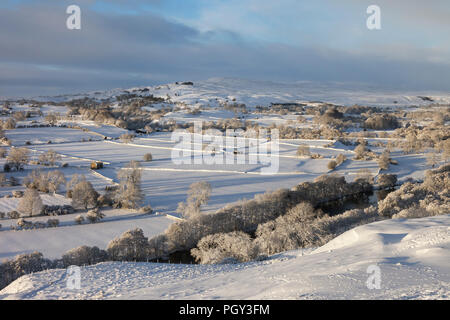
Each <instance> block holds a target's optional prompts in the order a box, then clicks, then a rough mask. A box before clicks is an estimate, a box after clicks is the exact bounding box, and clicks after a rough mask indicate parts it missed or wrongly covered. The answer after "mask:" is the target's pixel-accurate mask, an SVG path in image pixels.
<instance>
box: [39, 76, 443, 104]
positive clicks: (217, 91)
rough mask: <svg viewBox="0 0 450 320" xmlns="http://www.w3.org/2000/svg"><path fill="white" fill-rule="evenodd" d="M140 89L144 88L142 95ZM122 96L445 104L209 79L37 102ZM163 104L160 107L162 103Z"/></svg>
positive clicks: (336, 88)
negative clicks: (135, 94)
mask: <svg viewBox="0 0 450 320" xmlns="http://www.w3.org/2000/svg"><path fill="white" fill-rule="evenodd" d="M142 89H148V91H146V92H143V91H141V90H142ZM124 93H137V94H140V95H151V94H152V95H154V96H155V97H161V98H167V97H168V96H169V97H170V101H171V102H173V103H179V104H182V105H189V106H193V107H198V106H212V107H214V106H217V105H218V104H219V103H224V102H230V103H232V102H234V101H236V102H238V103H245V104H246V105H247V106H248V107H254V106H257V105H265V106H267V105H270V104H271V103H285V102H288V103H292V102H298V103H301V102H311V101H321V102H330V103H336V104H343V105H353V104H362V105H371V106H394V105H396V106H405V105H428V104H430V102H429V101H424V100H423V99H421V98H419V96H427V97H430V98H432V99H433V100H434V101H435V102H437V103H449V102H450V95H449V93H448V92H406V91H405V92H401V91H392V90H386V89H380V88H374V87H371V86H364V85H361V84H356V83H352V84H350V83H326V84H323V83H316V82H308V81H301V82H294V83H281V82H272V81H258V80H245V79H235V78H211V79H208V80H205V81H196V82H194V85H193V86H191V85H183V84H175V83H171V84H165V85H159V86H153V87H152V86H150V87H141V88H130V89H127V90H124V89H114V90H108V91H103V92H93V93H89V94H79V95H63V96H59V97H38V98H36V99H37V100H41V101H56V102H57V101H66V100H72V99H80V98H84V97H91V98H95V99H98V100H100V99H108V98H110V97H112V96H117V95H121V94H124ZM163 105H164V104H163Z"/></svg>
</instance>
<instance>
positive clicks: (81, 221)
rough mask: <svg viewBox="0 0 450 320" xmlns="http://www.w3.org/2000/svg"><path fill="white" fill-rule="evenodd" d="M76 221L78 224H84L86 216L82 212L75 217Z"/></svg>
mask: <svg viewBox="0 0 450 320" xmlns="http://www.w3.org/2000/svg"><path fill="white" fill-rule="evenodd" d="M75 222H76V223H77V224H82V223H83V222H84V217H83V216H82V215H81V214H80V215H78V216H76V217H75Z"/></svg>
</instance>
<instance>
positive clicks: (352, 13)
mask: <svg viewBox="0 0 450 320" xmlns="http://www.w3.org/2000/svg"><path fill="white" fill-rule="evenodd" d="M70 4H77V5H79V6H80V7H81V11H82V30H77V31H75V30H72V31H69V30H67V29H66V28H65V20H66V18H67V14H66V13H65V8H66V7H67V6H68V5H70ZM371 4H377V5H379V6H380V8H381V23H382V29H381V30H376V31H371V30H368V29H367V28H366V19H367V14H366V8H367V7H368V6H369V5H371ZM449 16H450V2H449V1H447V0H432V1H427V2H425V1H420V0H409V1H407V0H396V1H391V0H377V1H365V0H340V1H336V0H320V1H300V0H279V1H269V0H228V1H225V0H183V1H181V0H148V1H145V0H143V1H138V0H111V1H95V0H78V1H66V0H42V1H30V0H6V1H2V2H1V4H0V30H1V31H0V43H1V47H0V49H1V50H0V71H1V72H0V96H14V95H16V96H17V95H36V94H58V93H65V92H68V93H69V92H81V91H85V90H101V89H107V88H112V87H127V86H135V85H152V84H157V83H164V82H168V81H179V80H201V79H207V78H210V77H240V78H247V79H262V80H274V81H287V82H288V81H302V80H311V81H319V82H326V81H339V82H358V83H367V84H370V85H375V86H379V87H386V88H394V89H409V90H418V89H421V90H439V91H448V89H449V88H450V41H449V36H448V35H449V34H450V22H449V19H448V17H449Z"/></svg>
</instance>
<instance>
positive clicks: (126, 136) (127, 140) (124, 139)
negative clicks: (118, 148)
mask: <svg viewBox="0 0 450 320" xmlns="http://www.w3.org/2000/svg"><path fill="white" fill-rule="evenodd" d="M119 139H120V140H122V142H123V143H130V142H131V141H133V139H134V134H131V133H124V134H122V135H120V137H119Z"/></svg>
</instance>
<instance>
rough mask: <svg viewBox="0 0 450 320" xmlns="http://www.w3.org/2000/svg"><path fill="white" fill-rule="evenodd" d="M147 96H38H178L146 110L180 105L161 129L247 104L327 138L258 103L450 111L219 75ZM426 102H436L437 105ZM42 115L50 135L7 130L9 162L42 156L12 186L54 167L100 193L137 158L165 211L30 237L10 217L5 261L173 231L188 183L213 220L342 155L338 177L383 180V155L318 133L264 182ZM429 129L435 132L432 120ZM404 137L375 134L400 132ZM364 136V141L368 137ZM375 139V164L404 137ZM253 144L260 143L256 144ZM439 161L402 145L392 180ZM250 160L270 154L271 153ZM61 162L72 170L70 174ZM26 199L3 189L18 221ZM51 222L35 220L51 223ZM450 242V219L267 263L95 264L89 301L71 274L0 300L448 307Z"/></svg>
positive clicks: (284, 153)
mask: <svg viewBox="0 0 450 320" xmlns="http://www.w3.org/2000/svg"><path fill="white" fill-rule="evenodd" d="M144 88H145V89H146V90H145V91H144V90H142V89H143V88H131V89H127V90H124V89H115V90H110V91H105V92H99V93H91V94H86V95H77V96H74V95H65V96H59V97H40V98H37V100H40V101H56V102H57V101H60V102H63V101H69V100H71V99H78V98H84V97H91V98H95V99H98V100H100V99H110V101H111V109H115V110H117V109H118V108H120V106H119V103H118V102H117V101H118V100H114V99H115V97H116V96H118V95H123V94H129V93H139V94H140V95H143V96H149V95H153V96H154V97H161V98H164V99H167V97H170V99H168V100H166V101H167V104H166V103H162V102H161V103H155V104H151V105H148V106H144V107H142V109H141V110H147V111H155V110H160V109H161V108H163V107H165V106H166V105H170V106H171V107H173V111H172V112H168V113H165V114H163V115H162V117H161V119H159V118H158V119H159V120H152V121H154V122H152V124H154V123H164V122H165V121H176V122H177V123H179V124H186V123H191V122H192V121H204V122H206V121H208V122H209V121H213V122H214V121H218V120H221V119H232V118H233V119H235V120H236V119H237V117H236V116H237V114H235V113H234V112H232V111H229V110H226V109H224V108H223V104H224V103H234V102H236V103H245V104H246V105H247V107H248V110H249V113H245V114H243V115H240V116H241V117H243V118H244V120H245V121H249V122H253V123H257V124H259V125H260V126H263V127H270V126H272V125H280V124H281V125H285V126H288V127H291V128H289V129H292V128H297V129H298V128H302V129H303V128H315V129H317V128H320V126H321V125H320V124H318V123H317V122H314V121H313V120H314V117H315V115H313V113H310V114H306V113H305V114H302V117H303V118H304V119H305V121H298V120H297V118H298V114H296V113H289V112H288V113H287V114H277V113H275V112H272V111H270V112H268V113H259V112H254V110H255V107H256V106H266V107H270V106H271V104H274V103H304V104H305V105H308V106H310V107H316V106H317V107H320V106H321V105H322V104H321V103H320V102H318V101H323V102H330V103H331V102H332V103H336V104H342V105H354V104H361V105H366V106H378V107H395V106H398V107H405V109H404V112H405V113H406V112H409V111H426V110H427V106H428V105H429V104H430V103H431V102H430V101H429V100H433V101H432V102H434V103H447V104H448V103H450V95H449V94H448V93H439V92H437V93H436V92H390V91H379V90H376V89H373V88H372V89H369V88H365V87H363V86H354V87H352V88H348V87H345V86H343V85H341V84H337V83H334V84H326V85H318V84H315V83H310V82H299V83H291V84H287V83H274V82H262V81H249V80H239V79H218V78H217V79H216V78H215V79H210V80H207V81H199V82H196V83H194V85H182V84H167V85H161V86H154V87H144ZM420 96H423V97H429V98H430V99H429V100H428V101H427V100H426V99H422V98H420ZM61 104H62V103H61ZM175 107H176V108H175ZM39 108H40V110H41V111H42V113H43V115H42V114H41V115H39V116H36V117H31V118H27V119H26V120H22V121H17V124H18V125H20V126H29V125H32V124H33V125H36V124H45V126H41V127H28V128H26V127H21V128H16V129H10V130H5V136H6V138H8V140H9V143H10V144H11V146H9V145H8V144H7V143H5V144H4V146H3V148H4V149H5V150H6V151H8V152H10V150H11V149H12V148H13V147H25V148H28V149H29V150H30V151H31V152H30V160H31V163H29V164H27V165H25V168H24V169H25V170H23V171H19V172H15V171H12V172H5V173H4V174H5V177H6V178H7V179H9V178H10V177H12V176H14V177H15V178H16V179H18V180H20V181H21V180H22V179H23V178H24V177H26V176H27V175H28V174H30V173H31V171H32V170H33V169H37V168H39V169H41V170H43V171H47V170H55V169H58V170H60V171H61V172H62V173H63V174H64V175H65V178H66V179H67V180H70V179H71V178H72V177H73V176H74V175H75V174H79V175H85V177H86V179H87V180H88V181H89V182H91V183H92V185H93V187H94V188H95V189H96V190H97V191H98V192H99V193H102V194H103V193H104V192H105V187H106V186H111V185H113V184H115V183H117V182H118V178H117V173H118V172H119V170H120V169H121V168H123V167H124V166H126V165H127V163H129V162H130V161H132V160H137V161H141V166H142V191H143V194H144V197H145V199H144V204H145V205H148V204H150V205H151V207H152V208H153V210H154V212H157V213H158V214H156V215H144V214H140V213H138V212H136V211H135V210H125V209H120V210H119V209H106V210H104V213H105V214H106V217H105V218H104V219H103V220H102V221H101V222H99V223H96V224H90V223H87V222H85V223H83V224H82V225H77V224H76V223H75V222H74V219H75V217H76V216H77V215H78V214H80V213H82V214H86V212H77V213H75V214H70V215H65V216H59V217H57V218H58V219H59V220H60V225H59V227H56V228H45V229H34V230H22V231H14V230H12V227H13V226H15V225H16V223H17V221H16V220H15V219H8V218H7V217H5V218H4V219H0V225H1V227H0V261H1V260H2V259H4V258H5V259H12V258H13V257H14V256H15V255H17V254H22V253H30V252H33V251H39V252H42V253H43V254H44V256H45V258H50V259H58V258H61V255H62V254H64V253H65V252H66V251H67V250H70V249H72V248H75V247H78V246H81V245H88V246H98V247H99V248H101V249H105V248H106V246H107V244H108V242H109V241H110V240H112V239H113V238H115V237H117V236H119V235H121V234H122V233H123V232H125V231H127V230H129V229H133V228H141V229H143V231H144V234H145V236H146V237H148V238H151V237H152V236H156V235H158V234H161V233H162V232H164V230H166V229H167V227H169V226H170V225H171V224H172V223H173V222H174V221H176V219H177V218H179V217H180V214H179V213H176V209H177V206H178V203H179V202H182V201H185V200H186V195H187V193H188V190H189V187H190V185H191V184H192V183H194V182H198V181H207V182H209V183H210V184H211V187H212V192H211V197H210V199H209V201H208V203H207V204H205V205H203V206H202V207H201V209H202V211H204V212H212V211H214V210H217V209H220V208H222V207H224V206H226V205H227V204H230V203H233V202H236V201H239V200H242V199H250V198H253V197H254V196H255V195H257V194H262V193H264V192H269V191H274V190H277V189H280V188H292V187H294V186H296V185H298V184H299V183H301V182H306V181H313V180H314V179H316V178H317V177H319V176H322V175H324V174H327V173H330V172H331V171H330V169H329V168H328V164H329V162H330V160H332V159H335V158H336V157H337V156H338V155H341V154H342V155H344V156H345V157H346V158H347V160H346V161H345V162H343V163H342V164H341V165H340V166H338V167H337V168H336V169H335V170H333V172H334V173H337V174H339V175H342V176H344V177H345V178H346V180H347V181H353V180H354V179H355V178H356V177H357V176H358V174H360V173H361V172H362V171H367V172H369V173H370V174H372V175H373V176H374V177H376V176H377V175H378V174H379V173H380V168H379V165H378V163H377V161H376V158H374V159H372V160H354V159H353V157H354V156H355V151H354V149H355V146H353V145H349V146H347V145H344V144H343V143H340V142H337V141H336V140H334V139H335V138H334V137H331V138H330V137H327V139H325V138H324V137H322V138H321V136H320V135H319V136H318V137H317V139H281V140H280V141H279V145H278V148H279V154H278V156H277V157H276V159H277V160H278V163H277V170H275V172H274V173H273V174H271V175H263V174H261V170H262V169H264V168H265V167H267V164H262V163H261V162H258V163H256V164H254V163H250V162H249V161H246V162H245V163H240V164H238V163H237V162H236V163H234V162H233V163H232V164H231V163H220V164H207V163H205V162H204V161H203V160H202V157H204V156H205V152H204V151H202V143H201V142H200V143H197V142H195V143H194V147H198V149H194V151H193V155H192V158H190V157H189V158H190V159H191V160H192V163H191V164H188V163H181V164H180V163H176V162H174V157H173V155H174V154H176V153H179V152H184V151H186V149H185V148H184V147H183V146H181V145H180V144H178V142H177V141H174V140H172V133H171V132H153V133H151V134H141V133H139V134H137V136H136V137H135V138H134V139H133V140H132V141H131V142H129V143H124V142H123V141H122V140H120V139H117V138H119V137H120V136H121V135H122V134H124V133H134V132H132V131H129V130H126V129H122V128H119V127H116V126H112V125H106V124H100V123H97V122H95V121H91V120H83V119H82V116H81V115H75V116H73V115H72V116H70V117H64V118H62V119H60V120H59V121H58V125H61V124H66V125H70V126H72V125H73V126H76V127H77V128H78V129H73V128H65V127H50V126H47V124H46V120H45V115H48V114H49V113H55V112H57V113H61V114H65V113H67V111H69V108H68V107H67V106H64V105H61V106H50V105H43V106H40V107H39ZM193 108H195V109H197V108H198V109H199V110H200V113H198V114H196V113H193V112H192V110H191V109H193ZM409 108H410V109H409ZM35 109H36V107H31V106H29V105H20V104H13V106H12V107H11V109H7V110H6V111H5V112H10V114H13V113H14V112H17V111H25V112H27V111H33V110H34V111H36V110H35ZM171 110H172V109H171ZM385 110H386V109H385ZM313 111H314V110H313ZM146 116H149V115H148V114H147V115H146ZM401 117H403V116H401ZM9 118H10V116H8V113H6V115H4V116H2V117H1V119H2V120H3V121H6V120H7V119H9ZM350 119H351V120H352V121H353V120H354V118H350ZM112 120H115V119H112ZM159 121H160V122H159ZM421 121H422V120H421ZM427 121H428V122H427ZM105 123H115V122H114V121H113V122H105ZM420 123H421V124H423V125H424V126H427V125H428V124H430V123H431V119H428V120H426V121H422V122H420ZM408 125H409V124H408ZM80 127H81V128H82V129H79V128H80ZM164 130H165V129H164ZM361 130H362V128H361V127H358V128H350V129H348V131H347V132H346V133H349V132H351V133H364V132H360V131H361ZM155 131H159V129H158V130H155ZM344 131H345V130H344ZM392 131H393V130H390V131H389V130H387V131H386V132H378V131H372V132H370V133H372V134H375V133H384V134H386V135H385V136H388V135H389V134H392V133H393V132H392ZM145 132H149V131H145ZM289 137H292V136H289ZM308 137H310V136H308ZM352 137H353V138H354V140H356V138H355V137H356V136H352ZM105 138H107V139H105ZM197 138H198V136H197ZM213 138H214V137H213ZM330 139H333V140H330ZM364 139H365V140H366V141H367V142H368V143H369V147H370V149H371V150H372V151H374V152H376V153H377V154H381V153H382V152H383V151H384V148H385V146H384V145H380V144H379V143H387V142H395V141H397V140H402V139H399V138H395V137H393V138H390V137H385V138H384V137H383V138H382V137H381V135H380V136H378V137H376V138H367V137H366V138H364ZM244 141H245V144H246V145H248V144H249V142H250V139H246V140H244ZM264 145H265V146H268V147H269V149H271V148H274V145H273V142H269V141H266V142H264ZM300 145H304V146H307V147H308V148H309V151H310V153H311V154H314V155H319V156H320V158H317V159H315V158H311V157H309V156H297V154H296V153H297V150H298V147H299V146H300ZM216 147H217V150H216V156H217V157H227V156H230V155H232V157H231V158H233V159H234V158H235V157H236V158H237V156H235V155H234V152H236V153H237V154H238V155H239V154H243V155H245V156H250V151H249V148H245V147H244V148H242V147H239V148H236V149H235V148H234V147H231V148H230V147H227V146H226V145H222V144H219V145H217V146H216ZM50 149H51V150H54V151H55V152H56V153H58V154H59V155H61V157H62V158H61V160H60V161H58V162H59V163H58V165H57V166H55V167H53V168H49V167H42V166H41V165H39V164H37V161H36V160H38V157H39V155H41V154H42V153H44V152H47V151H49V150H50ZM429 152H430V150H428V149H427V148H425V149H424V151H423V152H422V153H420V154H415V153H410V154H404V153H403V152H402V150H401V149H400V148H398V147H393V148H392V150H391V153H390V158H391V159H392V160H394V161H395V162H397V165H394V164H392V165H390V166H389V169H387V170H385V171H383V173H389V174H395V175H397V177H398V181H399V182H400V183H403V182H404V181H406V180H407V179H411V178H412V179H416V180H422V179H423V178H424V176H425V171H426V170H429V169H431V164H430V163H429V159H428V157H427V154H428V153H429ZM147 153H151V154H152V158H153V159H152V161H148V162H145V161H142V160H143V157H144V155H145V154H147ZM252 155H255V156H261V153H260V152H256V153H255V154H252ZM184 159H185V160H186V158H184ZM247 159H248V158H247ZM197 160H199V161H198V162H197ZM93 161H102V162H103V164H104V168H102V169H99V170H95V171H94V170H91V169H90V165H91V163H92V162H93ZM5 163H6V159H5V158H1V159H0V166H1V167H3V165H4V164H5ZM63 163H64V164H65V165H64V167H62V166H61V165H62V164H63ZM439 163H442V161H438V162H437V164H439ZM15 190H22V191H24V190H25V187H24V186H22V185H16V186H8V184H5V185H4V186H2V187H0V196H1V198H0V212H4V213H8V212H11V211H13V210H16V209H17V206H18V203H19V201H20V199H19V198H14V197H10V195H11V193H12V191H15ZM65 191H66V186H62V187H61V189H60V190H59V192H58V194H55V195H50V194H41V197H42V200H43V203H44V204H48V205H65V204H70V203H71V200H70V199H68V198H66V197H65ZM166 214H167V215H166ZM174 216H175V217H174ZM48 218H49V217H34V218H26V219H27V220H29V221H32V222H36V221H39V222H45V221H46V220H47V219H48ZM449 235H450V215H446V216H438V217H432V218H423V219H416V220H386V221H382V222H377V223H372V224H370V225H365V226H361V227H358V228H355V229H353V230H350V231H348V232H346V233H344V234H342V235H340V236H339V237H337V238H335V239H334V240H332V241H331V242H329V243H328V244H326V245H325V246H323V247H321V248H317V249H315V250H297V251H290V252H285V253H281V254H278V255H275V256H272V257H270V259H268V260H265V261H260V262H252V263H241V264H233V265H170V264H157V263H101V264H98V265H94V266H88V267H83V268H82V289H81V290H80V291H70V290H68V289H66V287H65V281H66V278H65V272H66V271H65V270H49V271H45V272H40V273H36V274H32V275H25V276H23V277H22V278H20V279H18V280H16V281H15V282H14V283H12V284H10V285H9V286H8V287H7V288H5V289H3V290H2V291H0V299H2V298H3V299H58V298H63V299H97V298H98V299H347V298H348V299H385V298H388V299H449V294H450V242H449V240H450V237H449ZM371 265H376V266H378V267H379V268H380V271H381V288H380V289H373V290H370V289H368V287H367V285H366V280H367V279H368V278H369V276H370V274H368V273H367V268H368V267H369V266H371Z"/></svg>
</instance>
